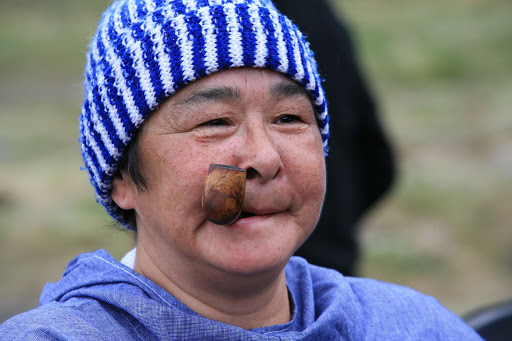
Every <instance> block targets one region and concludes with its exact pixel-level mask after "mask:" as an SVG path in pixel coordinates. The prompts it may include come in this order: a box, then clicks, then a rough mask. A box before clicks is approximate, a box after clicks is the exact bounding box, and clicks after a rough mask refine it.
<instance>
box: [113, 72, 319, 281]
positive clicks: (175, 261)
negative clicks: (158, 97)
mask: <svg viewBox="0 0 512 341" xmlns="http://www.w3.org/2000/svg"><path fill="white" fill-rule="evenodd" d="M138 157H139V159H138V160H139V165H140V170H141V172H142V174H143V175H144V176H145V177H146V179H147V185H148V186H147V189H146V190H144V191H138V190H136V189H135V186H130V190H129V192H128V193H127V196H126V197H125V198H124V199H123V200H124V201H122V203H121V204H120V203H119V202H118V200H116V197H115V196H114V195H113V198H114V200H116V202H118V204H120V206H122V207H123V208H125V209H130V208H133V209H135V212H136V219H137V230H138V237H137V245H138V247H139V245H142V246H143V247H144V249H145V250H146V251H147V252H148V254H150V256H151V257H152V258H153V259H154V260H156V262H159V263H160V264H161V265H162V266H167V265H165V264H169V265H170V264H172V268H173V271H176V272H179V271H191V270H192V271H196V270H198V271H202V273H205V271H206V272H207V273H208V274H210V273H211V271H213V270H214V271H220V272H221V273H229V274H240V275H249V274H258V273H262V272H266V271H276V270H278V271H280V270H282V267H284V265H285V264H286V263H287V261H288V260H289V258H290V256H291V255H292V254H293V252H294V251H295V250H296V249H297V248H298V247H299V246H300V245H301V244H302V243H303V242H304V241H305V239H306V238H307V237H308V236H309V234H310V233H311V232H312V231H313V229H314V227H315V225H316V223H317V220H318V218H319V215H320V211H321V207H322V202H323V198H324V194H325V165H324V154H323V147H322V140H321V137H320V133H319V129H318V126H317V123H316V119H315V115H314V111H313V108H312V104H311V102H310V100H309V98H308V97H307V95H306V94H305V92H304V90H303V89H302V87H300V86H298V85H297V84H296V83H294V82H293V81H291V80H290V79H289V78H287V77H285V76H283V75H281V74H280V73H277V72H273V71H269V70H265V69H254V68H241V69H231V70H227V71H221V72H217V73H215V74H213V75H211V76H208V77H205V78H202V79H200V80H198V81H195V82H193V83H191V84H189V85H187V86H186V87H184V88H183V89H182V90H180V91H178V92H177V93H176V94H174V95H173V96H172V97H171V98H170V99H169V100H167V101H166V102H165V103H163V104H162V105H161V106H160V108H159V109H158V110H156V111H155V112H154V113H152V114H151V116H150V117H149V119H148V120H147V121H146V122H145V123H144V125H143V127H142V130H141V133H140V135H139V146H138ZM212 163H217V164H225V165H231V166H236V167H240V168H243V169H246V170H249V171H248V174H250V176H248V179H247V183H246V195H245V200H244V204H243V209H242V210H243V212H244V215H243V216H245V217H244V218H241V219H239V220H237V221H236V222H235V223H233V224H231V225H227V226H220V225H216V224H213V223H212V222H210V221H208V220H207V219H205V216H204V213H203V211H202V208H201V197H202V194H203V190H204V182H205V179H206V176H207V172H208V169H209V166H210V164H212ZM126 181H128V180H126ZM115 186H116V183H115V182H114V192H115Z"/></svg>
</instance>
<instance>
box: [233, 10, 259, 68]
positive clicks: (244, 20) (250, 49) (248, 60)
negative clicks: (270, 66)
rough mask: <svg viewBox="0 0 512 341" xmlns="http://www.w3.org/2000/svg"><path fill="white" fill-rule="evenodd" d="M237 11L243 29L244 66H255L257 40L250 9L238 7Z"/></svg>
mask: <svg viewBox="0 0 512 341" xmlns="http://www.w3.org/2000/svg"><path fill="white" fill-rule="evenodd" d="M235 10H236V16H237V17H238V18H239V22H240V28H241V32H240V33H241V35H242V55H243V64H244V66H254V59H255V56H254V51H255V48H256V38H255V32H254V28H253V27H252V23H251V17H250V15H249V13H248V8H247V7H245V6H237V7H236V9H235Z"/></svg>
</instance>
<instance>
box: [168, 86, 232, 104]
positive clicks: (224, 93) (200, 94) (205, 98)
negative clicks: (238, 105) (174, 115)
mask: <svg viewBox="0 0 512 341" xmlns="http://www.w3.org/2000/svg"><path fill="white" fill-rule="evenodd" d="M238 98H240V90H239V89H238V88H236V87H229V86H219V87H212V88H207V89H201V90H197V91H194V92H192V93H191V94H190V95H189V96H187V97H185V98H183V99H181V100H180V101H179V102H178V103H179V104H185V105H190V104H201V103H206V102H222V101H229V100H236V99H238Z"/></svg>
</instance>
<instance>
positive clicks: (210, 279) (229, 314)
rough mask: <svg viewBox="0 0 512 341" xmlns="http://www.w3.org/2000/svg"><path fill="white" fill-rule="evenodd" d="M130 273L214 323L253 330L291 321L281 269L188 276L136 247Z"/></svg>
mask: <svg viewBox="0 0 512 341" xmlns="http://www.w3.org/2000/svg"><path fill="white" fill-rule="evenodd" d="M141 251H142V252H141ZM178 269H180V270H184V271H176V270H178ZM134 270H135V271H137V272H138V273H140V274H141V275H143V276H145V277H147V278H149V279H151V280H152V281H153V282H155V283H156V284H158V285H159V286H161V287H162V288H164V289H165V290H167V291H168V292H169V293H171V294H172V295H173V296H174V297H176V298H177V299H178V300H180V301H181V302H182V303H183V304H185V305H186V306H188V307H189V308H190V309H192V310H193V311H195V312H197V313H198V314H200V315H201V316H203V317H206V318H209V319H212V320H215V321H219V322H223V323H226V324H231V325H236V326H239V327H242V328H245V329H254V328H258V327H264V326H270V325H277V324H284V323H287V322H289V321H290V320H291V318H292V313H291V308H290V307H291V302H290V298H289V295H288V289H287V286H286V277H285V273H284V270H283V269H281V270H280V271H278V272H276V273H270V274H258V275H247V276H243V275H236V276H235V275H231V274H221V273H212V272H211V271H210V272H209V273H207V272H205V273H188V272H187V271H186V267H185V269H184V267H183V266H180V265H178V264H167V263H166V264H165V265H164V266H159V264H158V263H157V262H155V261H154V260H153V259H152V258H151V257H150V256H149V255H148V254H147V253H145V252H144V251H143V250H139V246H138V247H137V256H136V259H135V265H134Z"/></svg>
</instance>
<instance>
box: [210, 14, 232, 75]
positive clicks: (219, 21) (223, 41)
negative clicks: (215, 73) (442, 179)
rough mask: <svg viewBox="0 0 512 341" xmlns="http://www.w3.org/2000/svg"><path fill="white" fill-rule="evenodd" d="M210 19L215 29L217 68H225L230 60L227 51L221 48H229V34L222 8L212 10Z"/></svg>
mask: <svg viewBox="0 0 512 341" xmlns="http://www.w3.org/2000/svg"><path fill="white" fill-rule="evenodd" d="M212 17H213V21H214V23H215V27H216V29H217V44H216V47H217V56H218V63H219V67H220V68H222V67H225V66H226V65H230V64H231V59H230V56H229V50H227V49H226V48H223V47H225V46H229V33H228V31H227V27H228V23H227V22H226V18H225V16H224V11H223V9H222V7H220V6H216V7H213V8H212Z"/></svg>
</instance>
